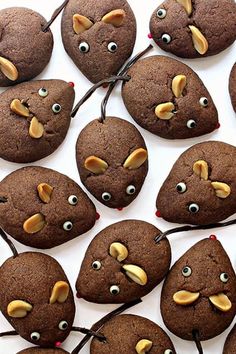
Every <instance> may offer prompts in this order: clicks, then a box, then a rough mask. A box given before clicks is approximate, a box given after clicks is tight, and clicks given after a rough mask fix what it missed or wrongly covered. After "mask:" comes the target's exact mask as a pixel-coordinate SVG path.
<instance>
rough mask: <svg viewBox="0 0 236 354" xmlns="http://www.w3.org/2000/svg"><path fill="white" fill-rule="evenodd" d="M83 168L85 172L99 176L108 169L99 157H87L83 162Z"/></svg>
mask: <svg viewBox="0 0 236 354" xmlns="http://www.w3.org/2000/svg"><path fill="white" fill-rule="evenodd" d="M84 167H85V168H86V170H88V171H90V172H93V173H95V174H96V175H100V174H102V173H104V172H105V171H106V170H107V169H108V164H107V163H106V161H104V160H102V159H100V158H99V157H96V156H89V157H87V159H86V160H85V162H84Z"/></svg>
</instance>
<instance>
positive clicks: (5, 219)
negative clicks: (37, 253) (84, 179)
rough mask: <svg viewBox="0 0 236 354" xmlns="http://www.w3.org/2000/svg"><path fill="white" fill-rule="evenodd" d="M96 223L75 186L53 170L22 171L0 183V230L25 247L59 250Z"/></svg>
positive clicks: (82, 193) (81, 193) (28, 169)
mask: <svg viewBox="0 0 236 354" xmlns="http://www.w3.org/2000/svg"><path fill="white" fill-rule="evenodd" d="M95 220H96V210H95V207H94V205H93V203H92V202H91V201H90V199H89V198H88V197H87V195H86V194H85V193H84V192H83V191H82V189H81V188H80V187H79V186H78V184H76V183H75V182H74V181H73V180H72V179H70V178H69V177H67V176H65V175H63V174H61V173H59V172H56V171H54V170H51V169H47V168H43V167H36V166H34V167H24V168H21V169H19V170H16V171H15V172H12V173H11V174H10V175H8V176H7V177H5V178H4V179H3V180H2V182H1V183H0V226H1V228H3V229H4V230H5V231H6V232H7V233H8V234H9V235H11V236H12V237H14V238H15V239H16V240H17V241H19V242H21V243H23V244H25V245H27V246H31V247H36V248H52V247H55V246H58V245H60V244H62V243H65V242H67V241H70V240H72V239H73V238H75V237H77V236H79V235H81V234H83V233H85V232H87V231H88V230H90V229H91V228H92V227H93V225H94V223H95Z"/></svg>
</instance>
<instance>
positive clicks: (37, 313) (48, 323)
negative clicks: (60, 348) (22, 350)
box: [0, 252, 75, 347]
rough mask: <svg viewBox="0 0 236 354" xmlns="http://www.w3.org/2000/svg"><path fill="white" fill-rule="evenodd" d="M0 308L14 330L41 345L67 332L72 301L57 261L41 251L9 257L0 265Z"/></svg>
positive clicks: (51, 343) (50, 343) (48, 344)
mask: <svg viewBox="0 0 236 354" xmlns="http://www.w3.org/2000/svg"><path fill="white" fill-rule="evenodd" d="M0 308H1V311H2V313H3V315H4V316H5V317H6V319H7V320H8V321H9V322H10V324H11V325H12V326H13V327H14V329H15V330H16V332H17V333H18V334H19V335H20V336H21V337H23V338H24V339H26V340H27V341H29V342H31V343H34V344H35V345H39V346H41V347H54V346H55V344H56V343H58V342H63V341H64V340H65V339H66V338H67V336H68V335H69V333H70V331H71V328H72V325H73V321H74V316H75V304H74V298H73V293H72V290H71V287H70V285H69V281H68V279H67V277H66V275H65V273H64V271H63V269H62V268H61V266H60V264H59V263H58V262H57V261H56V260H55V259H53V258H52V257H50V256H47V255H45V254H42V253H36V252H27V253H21V254H19V255H18V256H17V257H15V258H13V257H11V258H9V259H8V260H7V261H6V262H5V263H4V264H3V265H2V266H1V267H0Z"/></svg>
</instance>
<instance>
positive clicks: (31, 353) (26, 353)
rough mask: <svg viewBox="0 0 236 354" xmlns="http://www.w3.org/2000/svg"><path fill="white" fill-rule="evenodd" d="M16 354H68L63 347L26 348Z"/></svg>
mask: <svg viewBox="0 0 236 354" xmlns="http://www.w3.org/2000/svg"><path fill="white" fill-rule="evenodd" d="M17 354H69V353H68V352H66V351H65V350H63V349H44V348H39V347H35V348H28V349H25V350H21V351H20V352H18V353H17Z"/></svg>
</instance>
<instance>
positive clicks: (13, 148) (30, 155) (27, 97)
mask: <svg viewBox="0 0 236 354" xmlns="http://www.w3.org/2000/svg"><path fill="white" fill-rule="evenodd" d="M71 85H72V83H67V82H65V81H62V80H40V81H31V82H26V83H22V84H19V85H17V86H15V87H14V88H10V89H8V90H7V91H5V92H4V93H2V94H1V95H0V146H1V149H0V157H1V158H3V159H5V160H8V161H12V162H18V163H23V162H24V163H26V162H33V161H37V160H40V159H41V158H43V157H46V156H48V155H50V154H51V153H53V152H54V151H55V150H56V149H57V148H58V146H59V145H60V144H61V143H62V142H63V140H64V138H65V136H66V134H67V131H68V129H69V125H70V121H71V116H70V115H71V110H72V107H73V103H74V97H75V92H74V89H73V87H72V86H71Z"/></svg>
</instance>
